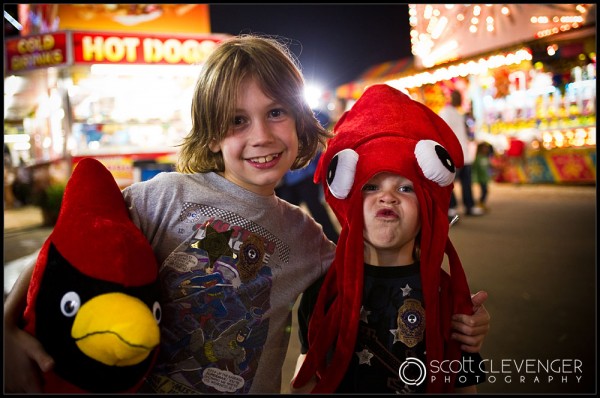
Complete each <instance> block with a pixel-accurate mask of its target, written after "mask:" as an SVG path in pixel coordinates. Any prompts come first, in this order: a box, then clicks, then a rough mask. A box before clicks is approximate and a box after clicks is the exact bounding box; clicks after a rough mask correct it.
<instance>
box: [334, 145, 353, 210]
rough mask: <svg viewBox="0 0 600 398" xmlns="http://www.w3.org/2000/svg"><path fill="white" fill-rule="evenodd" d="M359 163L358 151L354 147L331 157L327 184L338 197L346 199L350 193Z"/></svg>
mask: <svg viewBox="0 0 600 398" xmlns="http://www.w3.org/2000/svg"><path fill="white" fill-rule="evenodd" d="M357 163H358V153H356V152H355V151H354V150H352V149H344V150H343V151H340V152H339V153H337V154H336V155H335V156H334V157H333V158H332V159H331V162H330V163H329V169H328V170H327V186H328V187H329V191H330V192H331V194H332V195H333V196H335V197H336V198H338V199H346V197H347V196H348V194H349V193H350V190H351V189H352V184H353V183H354V175H355V173H356V164H357Z"/></svg>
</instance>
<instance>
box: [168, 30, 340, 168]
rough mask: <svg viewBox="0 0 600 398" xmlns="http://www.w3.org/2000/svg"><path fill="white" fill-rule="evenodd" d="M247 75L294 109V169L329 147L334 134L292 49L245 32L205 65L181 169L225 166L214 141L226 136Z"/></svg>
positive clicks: (226, 42) (185, 140)
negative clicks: (309, 96) (315, 106)
mask: <svg viewBox="0 0 600 398" xmlns="http://www.w3.org/2000/svg"><path fill="white" fill-rule="evenodd" d="M247 77H252V78H254V79H256V81H257V83H258V85H259V86H260V88H261V90H262V91H263V92H264V93H265V94H266V95H267V96H268V97H270V98H272V99H274V100H276V101H278V102H281V103H282V105H284V106H285V107H287V108H289V109H290V110H291V111H292V113H293V116H294V119H295V121H296V131H297V134H298V142H299V148H298V156H297V157H296V160H295V161H294V163H293V164H292V166H291V169H292V170H295V169H298V168H302V167H304V166H306V165H307V164H308V162H309V161H310V160H311V159H312V158H313V157H314V156H315V154H316V152H317V150H318V149H320V146H321V145H322V146H323V147H324V145H325V142H326V140H327V138H329V136H330V134H329V133H328V132H327V131H326V130H325V129H324V128H323V127H322V126H321V125H320V124H319V121H318V120H317V119H316V118H315V116H314V114H313V111H312V109H310V107H309V105H308V104H307V102H306V100H305V99H304V78H303V76H302V72H301V71H300V67H299V65H298V63H297V61H296V59H295V58H294V56H293V55H292V53H291V52H290V50H289V49H288V48H287V47H286V46H285V45H284V44H283V43H281V42H280V41H278V40H276V39H275V38H271V37H266V36H256V35H241V36H236V37H233V38H230V39H227V40H225V41H223V42H222V43H220V44H219V46H218V47H217V48H216V49H215V50H214V51H213V52H212V53H211V54H210V56H209V57H208V59H207V61H206V63H205V64H204V65H203V67H202V71H201V73H200V76H199V77H198V81H197V82H196V89H195V92H194V98H193V99H192V129H191V131H190V132H189V134H188V135H187V136H186V137H185V138H184V141H183V143H182V144H181V147H182V148H181V152H180V155H179V158H178V162H177V170H178V171H180V172H184V173H204V172H209V171H217V172H222V171H224V170H225V164H224V162H223V156H222V154H221V152H218V153H213V152H212V151H211V150H210V149H209V143H210V142H211V141H213V142H214V141H216V142H220V141H222V140H223V138H225V136H226V135H227V132H228V131H229V129H230V127H231V124H232V121H233V119H234V117H235V107H236V100H237V93H238V90H239V87H240V85H241V83H242V81H243V80H244V79H245V78H247Z"/></svg>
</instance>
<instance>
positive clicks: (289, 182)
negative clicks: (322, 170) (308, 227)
mask: <svg viewBox="0 0 600 398" xmlns="http://www.w3.org/2000/svg"><path fill="white" fill-rule="evenodd" d="M314 112H315V116H316V118H317V120H319V123H321V126H323V127H324V128H326V129H327V128H328V127H329V116H328V115H327V114H326V113H325V112H322V111H318V110H315V111H314ZM320 156H321V152H320V151H319V152H318V153H317V155H316V156H315V157H314V158H313V159H312V160H311V161H310V163H309V164H308V166H306V167H304V168H302V169H299V170H290V171H288V172H287V173H285V175H284V176H283V179H282V181H281V183H280V184H279V185H278V186H277V187H276V188H275V194H276V195H277V196H279V197H280V198H281V199H283V200H285V201H287V202H290V203H291V204H294V205H296V206H300V205H301V204H303V203H304V204H305V205H306V207H307V208H308V210H309V211H310V214H311V215H312V216H313V218H314V219H315V221H317V222H318V223H319V224H321V226H322V227H323V232H325V235H326V236H327V237H328V238H329V240H331V241H332V242H337V240H338V237H339V234H338V231H337V228H336V227H335V225H334V224H333V222H332V220H331V217H330V216H329V212H328V210H327V207H326V205H325V203H324V201H323V200H324V198H323V188H322V187H321V186H320V185H319V184H315V183H314V182H313V176H314V173H315V170H316V169H317V163H318V162H319V157H320Z"/></svg>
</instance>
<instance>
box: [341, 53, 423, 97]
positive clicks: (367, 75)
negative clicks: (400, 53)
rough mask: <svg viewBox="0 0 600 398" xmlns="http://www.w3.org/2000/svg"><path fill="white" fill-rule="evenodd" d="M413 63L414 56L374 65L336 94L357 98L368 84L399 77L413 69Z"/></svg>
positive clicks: (343, 86)
mask: <svg viewBox="0 0 600 398" xmlns="http://www.w3.org/2000/svg"><path fill="white" fill-rule="evenodd" d="M413 65H414V62H413V57H407V58H402V59H399V60H396V61H387V62H384V63H381V64H378V65H374V66H372V67H370V68H369V69H367V70H366V71H365V72H364V73H363V74H361V75H360V76H359V77H358V78H357V79H356V80H354V81H352V82H349V83H346V84H343V85H341V86H339V87H338V88H337V89H336V95H337V96H338V97H339V98H345V99H354V100H356V99H358V97H360V95H361V94H362V92H363V91H364V90H365V88H367V87H368V86H370V85H373V84H377V83H383V82H385V81H387V80H392V79H395V78H398V77H400V76H401V75H403V74H406V73H407V72H409V71H412V70H413Z"/></svg>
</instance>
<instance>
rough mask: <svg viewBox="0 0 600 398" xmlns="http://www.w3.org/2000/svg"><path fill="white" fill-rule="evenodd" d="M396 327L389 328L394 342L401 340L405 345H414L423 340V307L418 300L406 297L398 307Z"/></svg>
mask: <svg viewBox="0 0 600 398" xmlns="http://www.w3.org/2000/svg"><path fill="white" fill-rule="evenodd" d="M397 323H398V329H391V330H390V332H392V334H393V335H394V343H395V342H396V341H401V342H402V343H404V344H405V345H406V346H407V347H411V348H412V347H414V346H416V345H417V344H418V343H419V342H421V341H423V334H424V332H425V309H424V308H423V306H422V305H421V302H420V301H419V300H415V299H406V300H404V303H403V304H402V306H401V307H400V308H399V309H398V317H397Z"/></svg>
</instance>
